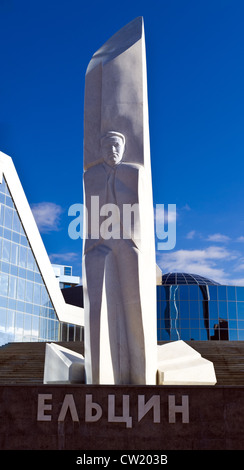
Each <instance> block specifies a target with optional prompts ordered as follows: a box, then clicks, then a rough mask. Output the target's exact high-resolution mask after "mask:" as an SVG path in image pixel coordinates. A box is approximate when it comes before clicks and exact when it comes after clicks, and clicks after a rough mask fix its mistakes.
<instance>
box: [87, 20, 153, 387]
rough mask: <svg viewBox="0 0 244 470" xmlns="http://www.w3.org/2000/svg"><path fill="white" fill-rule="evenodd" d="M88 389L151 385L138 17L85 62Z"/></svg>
mask: <svg viewBox="0 0 244 470" xmlns="http://www.w3.org/2000/svg"><path fill="white" fill-rule="evenodd" d="M84 200H85V205H86V209H87V214H88V217H87V219H86V224H85V236H84V238H85V241H84V253H83V288H84V309H85V369H86V380H87V383H92V384H155V383H156V371H157V338H156V283H155V278H156V261H155V243H154V219H153V201H152V183H151V166H150V148H149V127H148V109H147V83H146V59H145V41H144V30H143V20H142V18H137V19H135V20H134V21H132V22H131V23H130V24H128V25H127V26H125V27H124V28H123V29H122V30H120V31H119V32H118V33H117V34H115V35H114V36H113V37H112V38H111V39H109V41H108V42H106V43H105V44H104V45H103V46H102V47H101V48H100V49H99V50H98V51H97V52H96V53H95V54H94V56H93V57H92V59H91V62H90V64H89V66H88V69H87V73H86V87H85V112H84Z"/></svg>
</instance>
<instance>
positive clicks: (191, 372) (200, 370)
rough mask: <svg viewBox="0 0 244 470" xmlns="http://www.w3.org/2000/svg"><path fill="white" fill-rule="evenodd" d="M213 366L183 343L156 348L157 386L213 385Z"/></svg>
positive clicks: (214, 382) (176, 342)
mask: <svg viewBox="0 0 244 470" xmlns="http://www.w3.org/2000/svg"><path fill="white" fill-rule="evenodd" d="M216 382H217V379H216V375H215V370H214V365H213V363H212V362H211V361H208V360H207V359H204V358H203V357H202V356H201V354H200V353H198V352H197V351H195V349H193V348H191V347H190V346H189V345H188V344H186V343H184V341H181V340H179V341H174V342H172V343H167V344H163V345H160V346H158V372H157V384H158V385H215V384H216Z"/></svg>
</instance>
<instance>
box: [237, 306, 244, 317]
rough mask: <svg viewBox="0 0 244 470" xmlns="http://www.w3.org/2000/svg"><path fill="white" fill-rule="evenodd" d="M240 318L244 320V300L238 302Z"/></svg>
mask: <svg viewBox="0 0 244 470" xmlns="http://www.w3.org/2000/svg"><path fill="white" fill-rule="evenodd" d="M237 313H238V319H239V320H244V302H237Z"/></svg>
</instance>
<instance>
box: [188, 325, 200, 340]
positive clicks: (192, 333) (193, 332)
mask: <svg viewBox="0 0 244 470" xmlns="http://www.w3.org/2000/svg"><path fill="white" fill-rule="evenodd" d="M190 337H191V338H190V339H191V340H195V341H198V340H200V330H199V329H198V328H196V329H194V328H191V330H190Z"/></svg>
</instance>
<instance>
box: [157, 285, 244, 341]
mask: <svg viewBox="0 0 244 470" xmlns="http://www.w3.org/2000/svg"><path fill="white" fill-rule="evenodd" d="M164 287H165V289H166V292H168V294H167V295H166V297H167V298H168V299H169V301H167V302H165V301H164V302H161V303H160V306H158V311H157V315H158V339H164V340H166V339H167V337H168V340H171V341H172V340H174V339H177V337H178V339H182V340H184V341H189V340H191V339H195V340H202V341H203V340H206V341H207V340H217V341H223V340H225V341H226V340H232V339H233V340H240V339H241V337H243V339H244V336H243V331H244V301H243V300H241V299H243V298H244V287H235V286H220V285H206V284H205V285H190V281H189V284H188V285H183V284H181V285H179V286H177V285H176V284H174V285H173V286H167V285H165V286H164ZM167 289H168V291H167ZM197 289H198V293H197ZM178 296H179V297H178ZM178 298H179V299H180V301H178ZM236 298H237V299H239V301H238V302H237V301H236ZM183 299H184V300H183Z"/></svg>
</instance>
